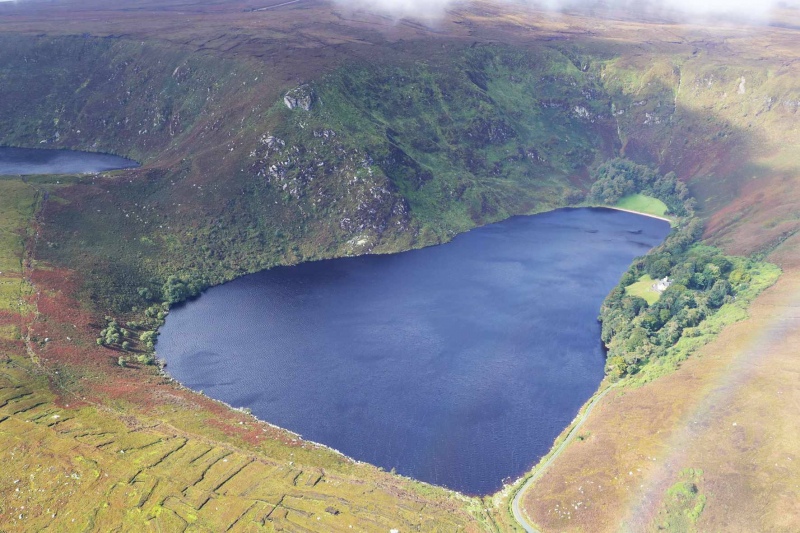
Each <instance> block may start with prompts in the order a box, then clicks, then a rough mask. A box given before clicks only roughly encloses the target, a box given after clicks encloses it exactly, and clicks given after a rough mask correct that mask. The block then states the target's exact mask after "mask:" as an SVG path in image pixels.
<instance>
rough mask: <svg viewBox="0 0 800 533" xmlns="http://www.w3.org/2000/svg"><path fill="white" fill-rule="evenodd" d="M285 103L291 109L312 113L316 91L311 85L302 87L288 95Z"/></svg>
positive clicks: (284, 99) (285, 97)
mask: <svg viewBox="0 0 800 533" xmlns="http://www.w3.org/2000/svg"><path fill="white" fill-rule="evenodd" d="M283 103H284V104H286V107H288V108H289V109H296V108H298V107H299V108H300V109H302V110H303V111H311V106H312V105H313V104H314V90H313V89H312V88H311V87H310V86H309V85H301V86H300V87H296V88H294V89H292V90H291V91H289V92H288V93H286V96H284V97H283Z"/></svg>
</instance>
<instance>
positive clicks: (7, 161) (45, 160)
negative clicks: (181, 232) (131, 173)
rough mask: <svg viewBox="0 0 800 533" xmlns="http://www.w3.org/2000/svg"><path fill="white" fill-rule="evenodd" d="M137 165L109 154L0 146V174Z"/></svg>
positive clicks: (74, 171)
mask: <svg viewBox="0 0 800 533" xmlns="http://www.w3.org/2000/svg"><path fill="white" fill-rule="evenodd" d="M138 166H139V163H137V162H136V161H132V160H130V159H125V158H124V157H119V156H116V155H110V154H97V153H92V152H75V151H72V150H40V149H36V148H11V147H8V146H0V176H17V175H26V174H86V173H89V172H104V171H107V170H118V169H122V168H134V167H138Z"/></svg>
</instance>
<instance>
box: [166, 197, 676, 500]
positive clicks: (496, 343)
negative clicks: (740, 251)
mask: <svg viewBox="0 0 800 533" xmlns="http://www.w3.org/2000/svg"><path fill="white" fill-rule="evenodd" d="M667 233H669V225H668V224H667V223H666V222H663V221H660V220H656V219H653V218H647V217H644V216H639V215H634V214H631V213H625V212H620V211H612V210H607V209H562V210H558V211H553V212H550V213H545V214H542V215H536V216H530V217H515V218H512V219H509V220H506V221H504V222H500V223H498V224H492V225H490V226H486V227H483V228H479V229H476V230H473V231H470V232H468V233H465V234H463V235H459V236H458V237H456V238H455V239H454V240H453V241H452V242H450V243H448V244H444V245H441V246H435V247H431V248H426V249H423V250H415V251H411V252H406V253H401V254H396V255H381V256H363V257H356V258H345V259H336V260H330V261H320V262H315V263H306V264H301V265H298V266H292V267H280V268H275V269H272V270H268V271H264V272H261V273H258V274H253V275H250V276H245V277H243V278H240V279H238V280H236V281H233V282H231V283H228V284H226V285H222V286H219V287H215V288H212V289H210V290H209V291H207V292H206V293H205V294H203V295H202V296H201V297H200V298H198V299H197V300H195V301H192V302H189V303H188V304H187V305H185V306H182V307H179V308H177V309H175V310H173V311H172V313H171V314H170V315H169V317H168V319H167V322H166V325H165V326H164V327H163V329H162V331H161V336H160V340H159V341H158V346H157V349H158V354H159V356H160V357H162V358H164V359H166V360H167V362H168V367H167V370H168V371H169V373H170V374H171V375H172V376H173V377H175V378H176V379H177V380H179V381H180V382H182V383H183V384H185V385H187V386H188V387H191V388H192V389H195V390H202V391H203V392H205V394H207V395H209V396H211V397H213V398H217V399H220V400H223V401H225V402H228V403H230V404H232V405H234V406H236V407H249V408H251V409H252V411H253V414H255V415H257V416H258V417H259V418H261V419H263V420H267V421H269V422H272V423H274V424H277V425H279V426H282V427H284V428H287V429H290V430H292V431H295V432H298V433H300V434H301V435H302V436H303V437H304V438H306V439H308V440H313V441H317V442H321V443H324V444H327V445H328V446H331V447H333V448H336V449H338V450H340V451H341V452H343V453H345V454H347V455H349V456H351V457H353V458H355V459H359V460H362V461H367V462H370V463H373V464H375V465H379V466H382V467H384V468H385V469H387V470H388V469H391V468H395V469H396V470H397V472H398V473H401V474H405V475H408V476H411V477H414V478H416V479H420V480H423V481H428V482H431V483H435V484H438V485H444V486H446V487H449V488H452V489H456V490H459V491H462V492H465V493H468V494H488V493H491V492H493V491H495V490H497V489H499V488H500V487H501V486H502V484H503V480H505V479H507V478H515V477H517V476H520V475H521V474H523V473H524V472H525V471H526V470H528V469H529V468H530V467H531V466H532V465H533V464H534V463H535V462H537V461H538V460H539V458H540V457H541V456H542V455H544V454H545V453H547V452H548V450H549V449H550V447H551V445H552V444H553V440H554V439H555V437H556V436H558V434H559V433H560V432H561V431H562V430H563V429H564V428H565V427H566V426H567V425H568V424H569V423H570V421H571V420H572V419H573V418H574V417H575V415H576V414H577V412H578V409H579V408H580V407H581V405H582V404H583V403H584V402H585V401H586V400H587V399H588V398H589V397H590V396H591V395H592V394H593V393H594V392H595V390H596V389H597V387H598V385H599V383H600V381H601V380H602V378H603V365H604V357H605V355H604V352H603V348H602V345H601V342H600V328H599V325H598V322H597V315H598V312H599V309H600V304H601V303H602V301H603V298H605V296H606V295H607V294H608V293H609V291H610V290H611V289H612V288H613V287H614V286H615V285H616V283H617V282H618V281H619V278H620V276H621V275H622V273H623V272H624V271H625V270H626V269H627V267H628V266H629V265H630V263H631V262H632V260H633V259H634V258H635V257H637V256H640V255H643V254H644V253H646V252H647V251H648V250H649V249H650V248H652V247H653V246H655V245H657V244H658V243H660V242H661V241H662V240H663V239H664V238H665V237H666V235H667Z"/></svg>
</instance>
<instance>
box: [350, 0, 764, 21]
mask: <svg viewBox="0 0 800 533" xmlns="http://www.w3.org/2000/svg"><path fill="white" fill-rule="evenodd" d="M334 1H335V2H336V3H337V4H339V5H341V6H345V7H351V8H354V9H364V10H369V11H375V12H382V13H386V14H389V15H392V16H395V17H407V16H414V17H420V18H435V17H437V16H439V15H441V14H442V13H443V12H444V10H445V9H447V8H448V7H450V6H454V5H458V4H464V3H466V2H465V1H464V0H334ZM499 1H501V2H505V3H509V4H529V5H533V6H538V7H545V8H550V9H562V8H570V7H580V6H598V5H602V4H605V5H611V6H613V7H617V8H619V7H623V8H628V9H632V10H644V11H646V12H650V13H653V12H655V13H667V12H678V13H682V14H685V15H688V16H697V15H727V16H735V17H742V18H747V19H750V20H759V19H764V18H765V17H767V16H768V15H769V13H770V11H771V10H772V9H773V8H774V7H775V6H776V5H777V4H778V3H779V1H778V0H607V1H605V2H598V1H597V0H499Z"/></svg>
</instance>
